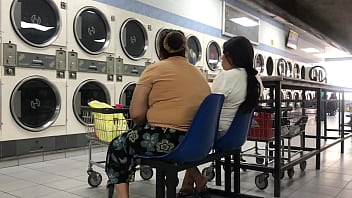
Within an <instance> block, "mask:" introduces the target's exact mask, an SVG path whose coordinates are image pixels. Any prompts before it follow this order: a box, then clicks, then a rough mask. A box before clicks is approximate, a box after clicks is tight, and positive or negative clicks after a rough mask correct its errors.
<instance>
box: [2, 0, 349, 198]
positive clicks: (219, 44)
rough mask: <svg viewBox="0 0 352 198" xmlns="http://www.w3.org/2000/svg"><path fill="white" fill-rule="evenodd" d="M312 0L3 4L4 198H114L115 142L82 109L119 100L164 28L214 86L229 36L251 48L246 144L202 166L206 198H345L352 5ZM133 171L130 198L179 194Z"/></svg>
mask: <svg viewBox="0 0 352 198" xmlns="http://www.w3.org/2000/svg"><path fill="white" fill-rule="evenodd" d="M314 2H316V4H319V5H318V6H316V8H315V9H313V6H312V4H313V3H311V2H310V3H309V1H292V2H291V3H287V4H285V3H283V1H281V2H280V1H277V0H264V1H261V0H248V1H247V0H177V1H172V0H75V1H73V0H71V1H69V0H1V1H0V96H1V97H0V112H1V114H0V198H21V197H26V198H44V197H48V198H56V197H64V198H80V197H87V198H88V197H89V198H93V197H94V198H103V197H109V194H110V192H109V188H107V184H108V177H107V176H106V173H105V170H104V161H105V157H106V152H107V146H108V144H109V142H110V141H111V137H108V138H102V137H101V136H100V135H101V134H102V133H104V131H99V132H98V130H97V126H95V125H94V119H93V120H92V112H91V107H90V106H89V105H88V103H89V102H90V101H93V100H97V101H100V102H104V103H107V104H109V105H111V106H112V107H113V108H120V107H124V108H125V107H126V108H128V107H129V106H130V103H131V99H132V95H133V91H134V88H135V87H136V83H137V82H138V79H139V77H140V75H141V74H142V73H143V71H144V70H145V68H147V67H148V66H149V65H151V64H154V63H156V62H159V61H160V52H159V50H158V49H157V45H156V44H157V43H158V41H159V35H160V33H162V32H163V31H165V29H175V30H181V31H182V32H183V33H184V34H185V36H186V39H187V50H186V58H187V59H188V61H189V62H190V63H191V64H192V65H193V66H194V67H196V68H197V69H198V70H199V71H200V72H201V73H202V74H203V76H204V78H205V79H206V80H207V82H208V84H209V86H210V87H211V86H212V83H213V80H214V79H215V78H216V76H217V75H218V74H219V73H220V72H222V71H223V68H222V64H221V63H222V62H221V57H222V55H223V43H224V42H225V41H226V40H228V39H230V38H231V37H234V36H244V37H246V38H247V39H248V40H250V42H251V43H252V46H253V48H254V55H255V56H254V60H253V64H254V65H253V67H254V68H255V69H256V70H257V71H258V76H259V77H260V78H261V80H262V82H263V86H264V90H263V93H262V96H261V97H260V100H259V105H258V108H256V109H255V112H254V114H253V118H252V125H251V126H250V128H249V130H248V135H247V138H246V141H245V143H244V144H243V145H242V147H239V148H236V151H235V154H233V153H231V155H226V157H225V158H224V156H223V157H220V158H217V159H214V160H208V161H207V162H206V163H202V164H200V165H199V166H198V168H199V169H200V171H201V172H202V174H203V176H204V177H206V178H207V179H208V183H207V188H208V189H209V192H210V194H211V195H210V197H265V198H269V197H287V198H310V197H322V198H347V197H348V198H350V197H351V196H352V166H351V165H352V147H351V146H352V143H351V141H352V138H351V136H352V133H351V130H352V128H351V127H352V81H351V77H350V76H351V73H352V67H351V63H352V55H351V52H352V47H351V45H350V43H351V42H352V41H351V38H350V37H349V36H348V35H350V33H351V32H347V31H352V29H350V27H349V24H347V23H346V22H347V21H348V20H350V18H352V15H351V14H350V11H346V10H349V8H352V2H349V1H341V2H335V1H331V0H323V1H321V2H320V1H314ZM335 4H338V5H339V6H336V5H335ZM300 6H301V7H300ZM309 6H312V7H309ZM300 8H302V9H300ZM337 8H340V9H341V11H340V13H341V18H339V19H338V18H337V17H336V16H335V15H336V14H337V15H338V13H339V11H336V10H334V12H333V13H334V14H335V15H334V14H332V15H333V16H331V17H330V16H329V13H330V11H329V9H337ZM342 8H343V9H342ZM296 9H297V10H296ZM319 9H320V10H319ZM318 12H320V13H318ZM322 12H323V14H322ZM317 13H318V14H317ZM319 14H320V15H319ZM327 16H328V17H327ZM329 17H330V19H329ZM342 17H344V18H343V19H345V20H342ZM318 19H321V21H319V22H316V23H314V20H318ZM334 20H335V21H336V22H334ZM342 21H344V22H345V23H346V24H345V23H342ZM320 27H321V28H322V29H320ZM329 28H330V30H331V31H330V30H329ZM343 31H344V32H343ZM330 33H331V34H330ZM348 33H349V34H348ZM194 91H195V92H196V91H197V90H194ZM253 122H255V123H257V125H253ZM264 125H265V126H264ZM194 146H195V147H197V143H195V144H194ZM212 152H215V153H216V152H217V151H215V150H211V151H209V155H208V157H209V156H211V154H214V153H212ZM185 155H187V154H185ZM229 157H230V158H229ZM225 159H226V160H225ZM176 164H177V163H176ZM181 165H183V164H181ZM138 167H139V168H138V170H137V171H136V176H135V181H134V182H132V183H130V197H131V198H159V197H176V194H175V195H170V193H167V191H169V190H170V189H168V188H163V189H164V192H163V193H158V191H157V187H160V186H162V185H164V184H165V182H168V181H167V179H166V180H165V177H160V176H159V177H157V175H159V172H158V171H157V169H156V168H155V167H152V166H145V165H141V166H138ZM183 170H184V169H183ZM183 170H182V171H180V172H178V184H177V187H176V192H178V191H179V190H180V188H181V184H182V179H183V175H184V171H183ZM166 172H167V171H166ZM163 174H165V173H163ZM162 187H163V186H162ZM213 191H214V194H213V193H212V192H213ZM218 191H220V192H222V193H220V194H216V193H215V192H218ZM113 197H117V196H115V195H113ZM193 197H201V196H199V195H194V196H193Z"/></svg>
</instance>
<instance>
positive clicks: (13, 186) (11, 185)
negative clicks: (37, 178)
mask: <svg viewBox="0 0 352 198" xmlns="http://www.w3.org/2000/svg"><path fill="white" fill-rule="evenodd" d="M35 185H36V184H34V183H32V182H30V181H24V180H20V179H16V180H10V181H8V182H4V183H1V185H0V191H3V192H11V191H14V190H20V189H23V188H27V187H30V186H35Z"/></svg>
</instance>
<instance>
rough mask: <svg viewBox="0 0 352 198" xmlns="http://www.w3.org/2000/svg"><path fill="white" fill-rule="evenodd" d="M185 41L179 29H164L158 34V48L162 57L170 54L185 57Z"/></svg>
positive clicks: (164, 57) (170, 55)
mask: <svg viewBox="0 0 352 198" xmlns="http://www.w3.org/2000/svg"><path fill="white" fill-rule="evenodd" d="M186 43H187V41H186V37H185V35H184V33H183V32H182V31H180V30H172V29H166V30H164V31H162V32H161V34H160V35H159V42H158V46H157V47H158V48H159V52H160V54H161V58H162V59H166V58H169V57H172V56H182V57H185V54H186V47H187V44H186Z"/></svg>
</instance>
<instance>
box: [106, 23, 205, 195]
mask: <svg viewBox="0 0 352 198" xmlns="http://www.w3.org/2000/svg"><path fill="white" fill-rule="evenodd" d="M186 46H187V45H186V38H185V36H184V34H183V33H182V32H181V31H176V30H168V31H165V32H164V34H162V35H160V40H159V43H158V47H159V51H160V56H161V59H162V60H161V61H160V62H158V63H155V64H152V65H150V66H148V67H147V68H146V69H145V71H144V72H143V73H142V75H141V77H140V79H139V81H138V82H137V85H136V88H135V90H134V93H133V97H132V102H131V107H130V115H131V117H132V119H133V121H134V123H135V124H136V127H135V128H133V129H132V130H130V131H128V132H126V133H124V134H122V135H121V136H119V137H117V138H115V139H114V140H113V141H111V143H110V145H109V148H108V152H107V158H106V170H105V171H106V173H107V175H108V177H109V179H110V182H111V183H113V184H115V190H116V197H118V198H128V197H129V182H131V181H133V180H134V173H135V167H136V165H137V161H136V157H135V156H136V155H137V154H148V155H163V154H165V153H169V152H171V151H172V150H173V149H174V148H175V147H176V146H177V145H178V144H179V143H180V141H182V138H183V137H184V135H185V132H186V131H187V130H188V128H189V126H190V124H191V122H192V119H193V117H194V115H195V113H196V111H197V110H198V107H199V105H200V104H201V102H202V101H203V100H204V99H205V97H206V96H208V95H209V94H210V88H209V85H208V83H207V81H206V79H205V78H204V76H203V75H202V74H201V72H200V71H199V70H198V69H197V68H196V67H194V66H193V65H191V64H190V63H189V62H188V61H187V59H186V58H185V50H186ZM192 170H193V169H191V170H189V171H191V172H192ZM200 179H203V177H201V178H195V182H196V183H199V182H200Z"/></svg>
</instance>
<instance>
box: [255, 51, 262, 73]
mask: <svg viewBox="0 0 352 198" xmlns="http://www.w3.org/2000/svg"><path fill="white" fill-rule="evenodd" d="M264 64H265V63H264V57H263V55H261V54H257V55H255V57H254V68H255V69H256V70H257V71H258V73H260V74H262V73H263V72H264Z"/></svg>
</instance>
